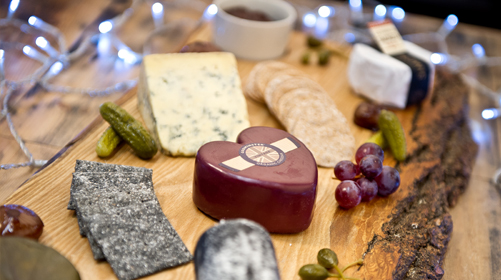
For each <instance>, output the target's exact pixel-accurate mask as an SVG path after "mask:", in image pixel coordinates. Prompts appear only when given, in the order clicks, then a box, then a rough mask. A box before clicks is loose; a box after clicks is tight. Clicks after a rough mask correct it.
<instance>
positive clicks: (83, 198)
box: [73, 164, 192, 280]
mask: <svg viewBox="0 0 501 280" xmlns="http://www.w3.org/2000/svg"><path fill="white" fill-rule="evenodd" d="M84 165H86V164H84ZM84 165H81V166H84ZM77 166H78V165H77ZM105 168H110V167H109V166H106V167H105ZM111 168H118V169H120V167H119V166H114V167H113V166H112V167H111ZM125 169H126V170H129V171H130V170H131V169H130V167H126V168H125ZM76 170H81V169H79V168H78V167H77V168H76ZM87 170H89V169H87ZM151 175H152V173H151V170H149V169H142V172H123V173H121V172H75V173H74V180H73V183H74V189H75V191H74V192H73V196H74V205H75V206H76V212H77V214H78V216H79V217H80V218H79V219H80V220H81V223H82V224H83V226H82V228H83V229H84V230H85V231H86V234H87V236H88V238H89V242H90V243H91V247H97V248H98V249H100V250H101V249H102V253H104V256H105V258H106V260H107V261H108V263H110V265H111V267H112V269H113V270H114V272H115V274H116V275H117V276H118V278H119V279H125V280H127V279H135V278H138V277H142V276H146V275H148V274H151V273H154V272H157V271H160V270H163V269H165V268H169V267H173V266H177V265H181V264H184V263H186V262H188V261H190V260H191V259H192V256H191V254H190V252H189V251H188V249H187V248H186V246H185V245H184V243H183V242H182V240H181V239H180V237H179V235H178V234H177V233H176V231H175V229H174V228H173V227H172V226H171V225H170V223H169V221H168V220H167V218H166V217H165V215H164V214H163V212H162V210H161V208H160V205H159V203H158V200H157V198H156V196H155V193H154V190H153V185H152V181H151ZM93 243H94V246H93V245H92V244H93ZM96 245H97V246H96Z"/></svg>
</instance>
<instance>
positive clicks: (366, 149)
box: [355, 142, 384, 164]
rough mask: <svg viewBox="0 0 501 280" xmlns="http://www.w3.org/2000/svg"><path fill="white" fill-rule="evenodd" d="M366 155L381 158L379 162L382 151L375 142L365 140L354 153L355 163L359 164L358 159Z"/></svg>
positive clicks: (382, 157)
mask: <svg viewBox="0 0 501 280" xmlns="http://www.w3.org/2000/svg"><path fill="white" fill-rule="evenodd" d="M367 155H375V156H377V157H378V158H379V159H380V160H381V162H383V160H384V151H383V149H381V147H379V145H378V144H376V143H371V142H367V143H364V144H362V145H361V146H360V147H359V148H358V150H357V152H356V153H355V160H356V161H357V164H360V160H362V158H364V157H365V156H367Z"/></svg>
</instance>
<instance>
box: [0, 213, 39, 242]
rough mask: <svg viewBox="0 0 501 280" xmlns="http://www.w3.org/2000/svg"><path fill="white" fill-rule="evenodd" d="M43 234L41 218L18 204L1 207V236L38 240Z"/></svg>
mask: <svg viewBox="0 0 501 280" xmlns="http://www.w3.org/2000/svg"><path fill="white" fill-rule="evenodd" d="M42 232H43V223H42V220H41V219H40V217H38V215H37V214H35V212H33V211H31V210H30V209H28V208H26V207H24V206H21V205H16V204H7V205H2V206H0V236H19V237H27V238H31V239H35V240H38V238H39V237H40V235H42Z"/></svg>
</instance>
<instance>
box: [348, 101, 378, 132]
mask: <svg viewBox="0 0 501 280" xmlns="http://www.w3.org/2000/svg"><path fill="white" fill-rule="evenodd" d="M380 111H381V108H380V107H379V106H377V105H375V104H372V103H369V102H362V103H360V104H359V105H358V107H357V109H355V118H354V122H355V124H356V125H358V126H360V127H363V128H367V129H370V130H374V131H376V130H378V129H379V124H378V120H379V114H380Z"/></svg>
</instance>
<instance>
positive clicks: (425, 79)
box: [348, 41, 435, 109]
mask: <svg viewBox="0 0 501 280" xmlns="http://www.w3.org/2000/svg"><path fill="white" fill-rule="evenodd" d="M404 43H405V46H406V48H407V53H404V54H397V55H395V56H389V55H387V54H384V53H381V52H379V51H378V50H376V49H374V48H372V47H370V46H367V45H364V44H355V46H354V48H353V50H352V52H351V55H350V61H349V65H348V80H349V82H350V85H351V86H352V88H353V90H354V91H355V92H356V93H357V94H360V95H362V96H364V97H367V98H369V99H371V100H372V101H374V102H376V103H379V104H383V105H388V106H392V107H396V108H401V109H403V108H405V107H407V106H410V105H414V104H417V103H419V102H421V101H422V100H423V99H424V98H425V97H426V96H427V95H428V93H429V92H430V91H431V89H432V87H433V80H434V75H435V67H434V65H433V64H432V63H431V61H430V60H429V57H430V55H431V52H429V51H427V50H425V49H423V48H421V47H419V46H417V45H415V44H413V43H411V42H408V41H404Z"/></svg>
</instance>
